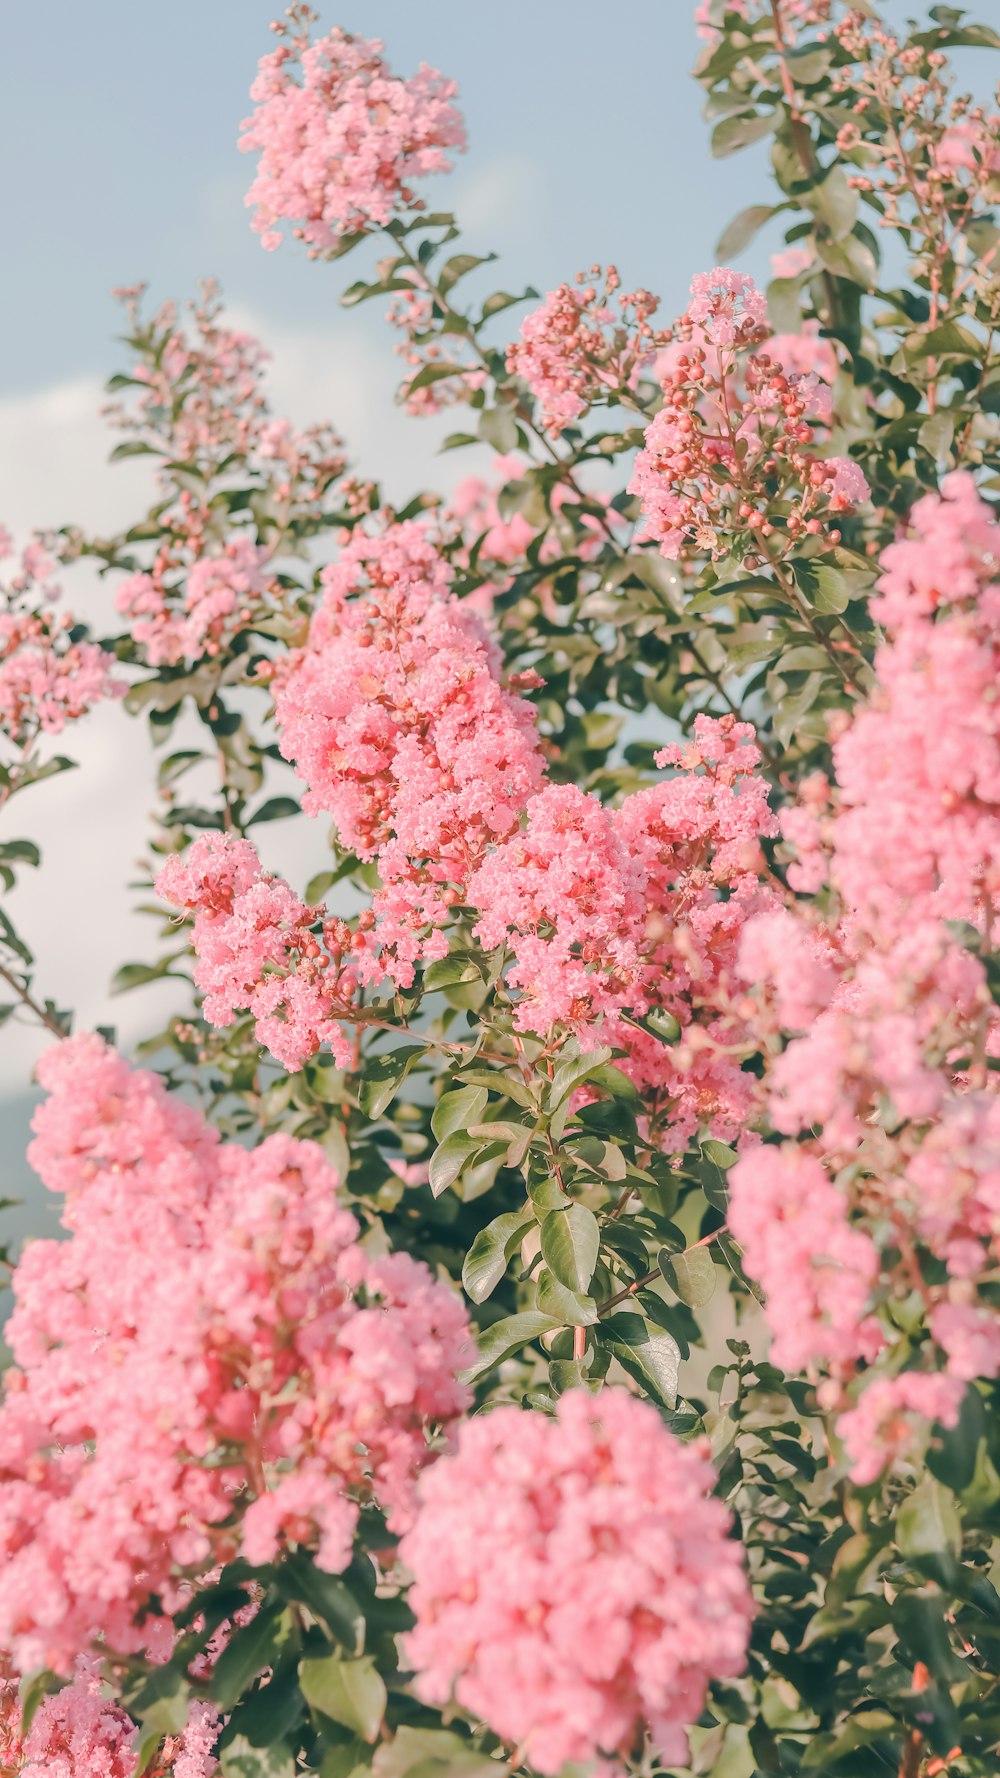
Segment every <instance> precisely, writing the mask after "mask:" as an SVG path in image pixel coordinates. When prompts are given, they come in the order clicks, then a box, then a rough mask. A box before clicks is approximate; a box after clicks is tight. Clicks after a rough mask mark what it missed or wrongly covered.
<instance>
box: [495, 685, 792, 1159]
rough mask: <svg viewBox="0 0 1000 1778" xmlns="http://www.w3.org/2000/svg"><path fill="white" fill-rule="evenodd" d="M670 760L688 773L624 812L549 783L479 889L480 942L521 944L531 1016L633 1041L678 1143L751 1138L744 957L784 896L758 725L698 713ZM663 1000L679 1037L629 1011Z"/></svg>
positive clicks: (672, 1142) (665, 1129)
mask: <svg viewBox="0 0 1000 1778" xmlns="http://www.w3.org/2000/svg"><path fill="white" fill-rule="evenodd" d="M657 763H658V764H660V765H673V766H678V767H680V768H681V769H680V771H679V772H678V775H677V776H676V777H674V778H671V779H667V780H665V781H664V782H662V783H660V784H657V785H652V786H650V787H649V788H648V789H646V790H642V791H638V792H637V793H635V794H634V795H632V796H629V797H626V799H625V801H624V802H623V804H622V806H621V808H619V809H617V810H611V809H607V808H605V807H604V806H603V805H602V804H601V803H600V802H598V801H597V799H596V798H595V797H592V796H587V795H586V794H585V793H584V792H583V791H581V790H579V789H577V788H576V787H574V786H568V785H549V786H548V787H547V788H546V789H545V790H543V791H542V792H541V793H540V794H539V795H538V796H537V797H534V798H533V799H532V801H531V802H530V803H529V804H528V811H527V826H526V828H525V829H524V831H523V832H518V833H516V834H514V835H512V837H511V838H510V839H509V840H508V841H507V843H506V845H504V846H502V847H500V848H498V849H497V850H496V851H495V852H493V853H492V854H490V855H489V856H488V857H487V858H486V859H485V861H484V863H483V864H482V865H481V867H480V869H479V870H478V871H477V872H476V874H475V876H474V877H473V878H472V880H471V882H470V885H469V889H468V898H469V901H470V903H471V904H472V905H473V906H474V907H475V908H476V909H477V910H478V912H479V915H480V918H479V921H478V924H477V926H476V929H475V930H476V936H477V937H478V939H479V941H480V943H481V944H483V945H484V946H485V947H486V948H487V949H492V948H495V947H496V946H497V945H500V944H504V943H506V944H507V945H509V947H510V948H511V950H512V951H513V953H514V957H515V962H514V965H513V966H512V968H510V969H509V970H508V971H507V981H508V983H509V985H510V986H512V987H516V988H518V989H519V991H520V995H519V1001H518V1005H517V1010H516V1012H515V1023H516V1024H517V1026H518V1028H519V1029H521V1030H526V1031H535V1032H539V1033H542V1034H544V1033H545V1032H546V1031H547V1030H548V1029H549V1027H550V1026H551V1025H554V1024H562V1025H565V1026H568V1027H569V1028H570V1029H571V1030H573V1031H575V1032H576V1034H577V1037H578V1039H579V1041H580V1043H581V1044H583V1045H585V1046H587V1045H591V1046H592V1045H594V1044H596V1043H600V1042H604V1041H606V1040H607V1039H608V1038H610V1039H611V1040H612V1041H613V1042H614V1043H616V1044H618V1045H620V1046H621V1047H622V1048H624V1049H625V1050H626V1052H627V1054H628V1061H627V1062H626V1064H625V1066H626V1067H627V1069H628V1071H629V1073H630V1074H632V1076H633V1078H634V1079H635V1080H636V1081H637V1083H638V1084H639V1085H641V1086H642V1087H643V1089H644V1091H645V1092H646V1093H647V1095H648V1097H649V1098H650V1100H651V1102H652V1104H653V1107H654V1115H655V1117H656V1119H657V1122H658V1124H659V1125H661V1126H662V1129H661V1132H660V1133H661V1135H662V1137H663V1140H665V1142H666V1143H667V1144H668V1145H669V1146H671V1147H673V1146H677V1147H683V1146H684V1145H685V1143H686V1142H687V1140H688V1138H689V1137H690V1135H691V1134H692V1133H693V1132H694V1131H696V1130H697V1129H699V1128H702V1127H707V1128H709V1129H710V1130H711V1131H712V1133H713V1134H715V1135H718V1136H720V1137H722V1138H723V1139H729V1138H731V1137H733V1136H735V1135H737V1134H739V1132H740V1131H741V1130H742V1128H743V1127H744V1125H745V1120H746V1116H747V1113H748V1110H749V1108H750V1105H751V1100H752V1082H751V1080H750V1078H749V1077H748V1076H745V1075H744V1074H743V1073H742V1071H741V1069H740V1067H739V1060H738V1057H737V1056H736V1055H735V1054H734V1053H733V1052H735V1051H737V1050H738V1048H739V1045H740V1043H741V1041H742V1040H743V1039H744V1038H745V1035H746V1024H745V1019H744V1018H743V1016H742V1014H741V1013H740V1012H739V1011H738V1004H739V1003H740V1002H741V1001H742V998H743V994H744V992H745V985H746V984H745V982H744V980H743V978H742V977H741V976H740V974H739V971H738V969H737V966H736V953H737V945H738V939H739V934H740V931H741V929H742V927H743V925H744V923H745V922H746V920H747V919H749V918H750V916H751V915H752V914H754V913H758V912H760V911H761V909H762V908H763V907H765V906H767V905H768V904H769V900H770V892H769V891H768V890H766V889H765V888H763V887H762V886H761V884H760V881H759V878H758V869H759V865H760V862H761V855H760V840H761V838H762V837H763V836H766V835H773V834H774V833H775V832H776V826H775V822H774V818H773V816H772V815H771V813H770V810H769V808H768V804H767V784H766V782H765V780H764V779H762V778H761V777H760V776H759V775H758V773H757V767H758V765H759V763H760V755H759V752H758V750H757V748H756V746H755V745H754V740H753V729H752V728H751V726H750V725H749V724H748V723H737V722H735V721H734V719H733V718H732V717H722V718H712V717H707V716H699V717H697V718H696V719H695V725H694V735H693V737H692V739H691V741H690V742H689V743H687V744H686V745H684V746H675V747H669V748H666V749H664V750H663V752H662V753H661V754H659V755H658V756H657ZM720 891H724V895H723V894H720ZM653 1008H657V1009H660V1010H662V1011H665V1012H667V1013H669V1014H670V1015H672V1016H673V1017H674V1018H676V1020H677V1021H678V1023H679V1024H680V1025H681V1027H682V1032H683V1036H682V1041H681V1043H680V1045H678V1046H672V1047H667V1046H666V1045H665V1044H663V1043H662V1042H660V1041H659V1039H658V1038H656V1037H655V1036H652V1035H650V1034H649V1033H647V1032H645V1031H641V1030H638V1029H637V1028H636V1026H635V1025H634V1024H633V1023H630V1022H629V1021H628V1019H627V1018H625V1017H623V1016H621V1015H625V1014H631V1015H636V1016H642V1015H644V1014H646V1013H647V1012H649V1011H650V1010H651V1009H653Z"/></svg>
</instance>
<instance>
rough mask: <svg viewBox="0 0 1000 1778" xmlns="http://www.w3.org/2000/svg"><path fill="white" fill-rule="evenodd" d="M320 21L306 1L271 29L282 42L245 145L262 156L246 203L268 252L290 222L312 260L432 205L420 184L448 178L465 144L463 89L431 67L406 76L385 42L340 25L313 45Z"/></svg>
mask: <svg viewBox="0 0 1000 1778" xmlns="http://www.w3.org/2000/svg"><path fill="white" fill-rule="evenodd" d="M316 16H317V15H316V14H315V13H314V12H313V11H312V9H311V8H310V7H309V6H306V5H301V4H296V5H294V6H290V7H289V8H288V11H287V18H288V21H289V22H288V23H287V24H276V25H274V26H273V27H272V29H273V30H275V31H276V32H277V34H278V35H279V37H280V38H281V41H280V42H279V44H278V47H277V48H276V49H274V50H272V51H271V53H270V54H269V55H266V56H264V57H262V59H261V62H260V66H259V73H258V75H257V78H256V80H255V81H254V83H253V86H252V87H251V89H250V97H251V98H252V99H253V101H254V104H255V107H256V109H255V110H254V112H253V114H252V116H251V117H249V118H247V119H246V121H245V122H244V124H243V133H242V135H241V137H240V147H241V148H242V149H243V150H244V151H245V152H248V153H250V152H257V153H259V155H260V160H259V162H258V166H257V173H256V177H255V178H254V181H253V184H252V185H251V187H250V190H249V192H248V193H247V200H246V201H247V204H248V205H250V206H252V207H253V208H254V210H255V215H254V219H253V226H254V228H255V229H256V230H257V232H258V234H259V235H260V236H261V244H262V246H264V247H269V248H273V247H278V246H280V244H281V234H280V231H279V229H278V226H277V225H278V224H279V223H280V222H282V221H289V222H292V223H293V224H295V225H296V226H295V227H294V230H293V232H294V234H295V235H296V237H297V238H298V239H300V240H303V241H305V242H306V243H307V245H308V247H309V250H310V253H311V255H313V256H315V255H316V254H318V253H322V252H325V251H326V250H328V249H330V248H334V247H336V245H337V243H338V241H339V240H340V239H341V238H342V237H343V236H344V235H350V234H355V233H358V232H363V231H365V230H368V229H373V228H381V227H383V226H384V225H385V224H386V223H387V222H388V221H389V220H390V219H391V218H392V216H393V215H395V214H400V213H404V212H406V211H408V210H415V209H420V208H422V202H421V200H420V198H419V197H418V196H417V194H416V192H415V191H414V189H413V182H414V180H419V179H422V178H423V177H424V176H425V174H428V173H446V172H448V171H449V170H450V168H451V164H452V163H451V161H450V160H449V159H448V156H447V153H446V150H447V149H455V148H457V149H463V148H464V147H465V126H464V124H463V122H462V117H461V113H460V112H459V111H458V109H457V108H456V106H455V104H454V99H455V95H456V93H457V90H458V89H457V87H456V86H455V83H454V81H452V80H445V79H444V78H443V76H442V75H440V74H439V73H438V72H437V70H436V69H434V68H429V67H427V65H426V64H423V65H422V66H421V67H420V68H419V69H418V71H417V73H416V74H413V75H411V76H410V78H409V79H408V80H401V79H400V78H399V77H398V76H397V75H394V74H391V73H390V72H389V67H388V64H387V63H386V61H385V60H384V58H383V55H382V44H381V43H379V42H378V41H377V40H376V39H368V38H365V37H354V36H352V35H350V33H348V32H346V31H342V30H341V29H340V28H339V27H336V28H335V29H334V30H332V31H330V32H329V33H328V35H327V36H325V37H321V38H318V39H317V41H316V42H315V43H311V42H310V40H309V27H310V25H311V24H312V23H313V22H314V21H315V18H316Z"/></svg>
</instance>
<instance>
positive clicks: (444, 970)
mask: <svg viewBox="0 0 1000 1778" xmlns="http://www.w3.org/2000/svg"><path fill="white" fill-rule="evenodd" d="M479 981H482V970H481V969H480V968H479V965H478V963H474V962H473V961H472V959H471V958H469V957H463V956H462V955H461V954H460V953H459V952H457V951H456V952H454V953H453V954H452V956H450V957H438V958H437V959H436V960H435V961H434V962H433V963H428V965H427V968H426V969H425V970H424V987H425V988H426V989H427V990H428V992H430V991H431V989H436V988H451V987H454V985H455V983H456V982H479Z"/></svg>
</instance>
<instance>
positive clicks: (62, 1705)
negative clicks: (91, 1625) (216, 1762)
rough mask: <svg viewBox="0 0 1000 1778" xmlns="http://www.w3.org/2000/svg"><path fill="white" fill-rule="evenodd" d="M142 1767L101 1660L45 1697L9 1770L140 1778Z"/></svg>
mask: <svg viewBox="0 0 1000 1778" xmlns="http://www.w3.org/2000/svg"><path fill="white" fill-rule="evenodd" d="M138 1764H139V1752H138V1733H137V1730H136V1726H135V1724H134V1723H133V1721H132V1719H131V1717H129V1716H127V1715H126V1713H125V1711H124V1710H121V1709H119V1708H118V1706H117V1705H115V1704H113V1703H112V1702H111V1701H110V1699H109V1698H108V1696H107V1691H106V1688H105V1686H104V1685H103V1683H102V1681H101V1675H100V1670H99V1668H98V1665H97V1662H96V1661H94V1660H89V1659H83V1660H81V1661H79V1662H78V1663H77V1668H76V1672H75V1674H74V1676H73V1679H72V1680H71V1682H70V1684H69V1685H64V1686H63V1687H62V1690H61V1691H58V1692H54V1693H52V1694H50V1695H49V1696H47V1697H44V1698H43V1699H42V1701H41V1703H40V1704H39V1706H38V1709H37V1710H36V1712H35V1717H34V1721H33V1722H32V1725H31V1728H30V1730H29V1732H28V1735H27V1737H26V1738H25V1741H24V1744H23V1748H22V1750H21V1760H20V1762H19V1763H18V1764H16V1765H13V1766H11V1767H9V1768H8V1767H7V1766H5V1767H4V1771H5V1772H6V1771H7V1770H11V1771H12V1772H16V1773H17V1774H18V1775H19V1778H136V1775H137V1773H138ZM180 1778H185V1775H184V1774H183V1773H181V1774H180ZM189 1778H196V1774H195V1773H194V1772H191V1773H190V1774H189Z"/></svg>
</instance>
